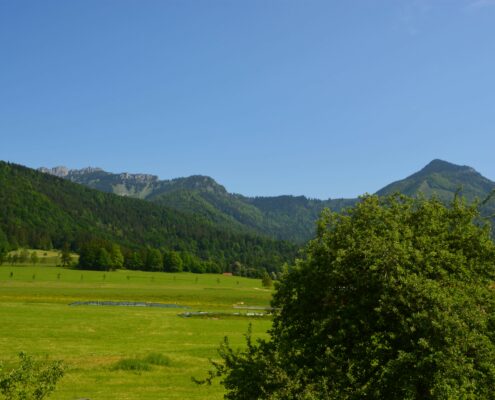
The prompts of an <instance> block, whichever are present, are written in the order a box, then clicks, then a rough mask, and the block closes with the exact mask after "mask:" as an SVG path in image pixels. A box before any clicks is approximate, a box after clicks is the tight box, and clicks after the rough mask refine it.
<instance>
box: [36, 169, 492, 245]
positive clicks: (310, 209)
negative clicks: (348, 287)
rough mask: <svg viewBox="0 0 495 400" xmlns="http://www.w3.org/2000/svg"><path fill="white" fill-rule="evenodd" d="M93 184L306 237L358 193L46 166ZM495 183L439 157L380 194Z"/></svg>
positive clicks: (229, 222) (217, 219) (217, 220)
mask: <svg viewBox="0 0 495 400" xmlns="http://www.w3.org/2000/svg"><path fill="white" fill-rule="evenodd" d="M39 170H40V171H41V172H45V173H49V174H52V175H56V176H58V177H61V178H64V179H67V180H70V181H72V182H75V183H79V184H82V185H85V186H87V187H90V188H93V189H97V190H100V191H103V192H107V193H114V194H117V195H120V196H126V197H132V198H137V199H142V200H147V201H150V202H154V203H156V204H161V205H165V206H167V207H169V208H172V209H174V210H178V211H181V212H184V213H187V214H194V215H198V216H201V217H203V218H205V219H206V220H208V221H210V222H211V223H212V224H214V225H216V226H219V227H221V228H229V229H234V230H236V231H239V232H244V233H253V234H259V235H264V236H269V237H273V238H276V239H281V240H288V241H292V242H296V243H303V242H305V241H307V240H308V239H309V238H311V236H312V235H313V231H314V223H315V220H316V219H317V218H318V216H319V214H320V213H321V211H322V210H323V209H324V208H330V209H331V210H333V211H340V210H342V209H343V208H344V207H348V206H352V205H353V204H354V203H355V202H356V201H357V200H358V199H344V198H342V199H326V200H318V199H309V198H307V197H305V196H290V195H283V196H275V197H247V196H243V195H240V194H234V193H229V192H227V190H226V189H225V187H223V186H222V185H220V184H219V183H217V182H216V181H215V180H214V179H213V178H211V177H208V176H201V175H194V176H190V177H186V178H176V179H171V180H160V179H159V178H158V177H157V176H155V175H148V174H130V173H111V172H106V171H104V170H102V169H100V168H91V167H88V168H84V169H79V170H70V169H68V168H66V167H55V168H51V169H48V168H40V169H39ZM494 189H495V182H493V181H491V180H489V179H487V178H485V177H483V176H482V175H481V174H480V173H478V172H477V171H476V170H474V169H473V168H471V167H468V166H461V165H456V164H452V163H449V162H446V161H442V160H433V161H431V162H430V163H429V164H428V165H426V166H425V167H424V168H423V169H421V170H420V171H418V172H416V173H414V174H412V175H411V176H409V177H406V178H405V179H402V180H399V181H396V182H393V183H391V184H389V185H387V186H385V187H384V188H382V189H380V190H378V191H377V192H376V194H378V195H386V194H391V193H394V192H399V193H403V194H406V195H408V196H417V195H419V194H420V193H422V194H424V195H425V196H427V197H430V196H433V195H435V196H438V197H439V198H441V199H442V200H444V201H448V200H450V199H452V198H453V196H454V194H455V193H456V192H458V191H460V193H461V194H462V195H464V196H465V197H466V199H467V200H469V201H473V200H474V199H476V198H478V199H480V200H483V199H485V198H486V197H487V196H488V195H489V194H490V193H491V192H492V191H493V190H494ZM493 211H495V202H494V201H489V202H487V204H485V205H484V212H485V213H486V214H488V213H492V212H493Z"/></svg>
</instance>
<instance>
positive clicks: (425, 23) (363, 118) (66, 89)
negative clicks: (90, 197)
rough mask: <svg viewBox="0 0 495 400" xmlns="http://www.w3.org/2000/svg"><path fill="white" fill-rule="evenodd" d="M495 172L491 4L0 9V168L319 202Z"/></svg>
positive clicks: (116, 0) (261, 2)
mask: <svg viewBox="0 0 495 400" xmlns="http://www.w3.org/2000/svg"><path fill="white" fill-rule="evenodd" d="M494 155H495V1H492V0H410V1H406V0H388V1H386V0H380V1H368V0H355V1H344V0H341V1H330V0H322V1H316V0H299V1H292V0H242V1H241V0H222V1H216V0H208V1H206V0H197V1H192V0H191V1H190V0H169V1H167V0H159V1H158V0H157V1H153V0H146V1H143V0H133V1H129V0H113V1H109V0H84V1H67V0H60V1H52V0H43V1H40V0H33V1H23V0H0V159H3V160H8V161H13V162H17V163H21V164H24V165H27V166H30V167H39V166H55V165H66V166H68V167H71V168H80V167H84V166H88V165H91V166H99V167H102V168H104V169H106V170H109V171H112V172H122V171H128V172H146V173H153V174H156V175H158V176H160V177H161V178H163V179H166V178H173V177H178V176H187V175H191V174H204V175H210V176H212V177H213V178H215V179H216V180H217V181H219V182H220V183H222V184H223V185H225V186H226V187H227V189H228V190H229V191H232V192H237V193H242V194H246V195H276V194H296V195H298V194H304V195H307V196H310V197H318V198H327V197H351V196H356V195H358V194H361V193H364V192H375V191H376V190H378V189H380V188H381V187H382V186H384V185H385V184H387V183H390V182H391V181H393V180H396V179H400V178H403V177H405V176H406V175H409V174H411V173H413V172H415V171H416V170H418V169H420V168H421V167H422V166H424V165H425V164H426V163H428V162H429V161H430V160H432V159H433V158H441V159H445V160H448V161H451V162H454V163H458V164H467V165H470V166H472V167H474V168H476V169H477V170H478V171H480V172H481V173H482V174H484V175H485V176H487V177H488V178H491V179H493V180H495V162H494V160H495V156H494Z"/></svg>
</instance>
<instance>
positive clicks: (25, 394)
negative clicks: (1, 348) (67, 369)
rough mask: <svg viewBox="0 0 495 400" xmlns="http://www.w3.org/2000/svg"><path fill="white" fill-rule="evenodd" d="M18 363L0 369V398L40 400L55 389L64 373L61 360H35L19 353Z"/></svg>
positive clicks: (8, 399) (7, 399)
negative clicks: (11, 366) (6, 369)
mask: <svg viewBox="0 0 495 400" xmlns="http://www.w3.org/2000/svg"><path fill="white" fill-rule="evenodd" d="M19 361H20V362H19V365H18V366H17V367H16V368H14V369H12V370H10V371H3V370H1V369H0V395H1V397H0V398H3V399H5V400H41V399H44V398H45V397H46V396H48V395H49V394H50V393H51V392H53V391H54V390H55V386H56V384H57V382H58V380H59V379H60V378H62V376H63V375H64V367H63V365H62V362H61V361H53V362H44V361H36V360H34V359H33V358H32V357H30V356H28V355H26V354H25V353H20V354H19Z"/></svg>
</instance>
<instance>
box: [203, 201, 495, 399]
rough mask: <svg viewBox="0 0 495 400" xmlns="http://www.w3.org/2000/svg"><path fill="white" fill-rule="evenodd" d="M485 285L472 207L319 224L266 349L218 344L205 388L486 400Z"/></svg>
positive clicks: (415, 208)
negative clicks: (214, 384)
mask: <svg viewBox="0 0 495 400" xmlns="http://www.w3.org/2000/svg"><path fill="white" fill-rule="evenodd" d="M494 277H495V245H494V243H493V241H492V239H491V235H490V227H489V225H488V224H486V223H485V222H484V221H483V220H482V219H481V217H480V216H479V213H478V209H477V206H476V204H475V205H470V206H468V205H466V204H465V203H464V202H463V200H462V199H459V198H455V199H454V201H453V202H452V203H451V204H450V205H448V206H445V205H444V204H442V203H441V202H440V201H439V200H437V199H430V200H426V199H419V200H412V199H410V198H406V197H404V196H400V195H394V196H389V197H385V198H380V197H377V196H365V197H363V198H362V199H361V201H360V202H359V203H358V204H357V205H356V206H355V207H354V208H351V209H349V210H347V211H346V212H344V213H342V214H335V213H331V212H325V213H324V214H323V215H322V217H321V219H320V220H319V222H318V227H317V235H316V238H315V239H314V240H312V241H311V242H310V243H309V244H308V246H307V248H306V250H305V253H304V256H303V257H302V259H300V260H298V261H297V262H296V265H295V266H294V267H292V268H290V269H289V272H287V273H286V274H285V276H284V277H283V279H282V281H281V283H280V284H279V285H278V287H277V290H276V293H275V295H274V299H273V302H272V303H273V304H272V305H273V307H275V309H276V310H277V311H276V314H275V317H274V323H273V327H272V328H271V330H270V331H269V333H270V339H269V340H259V341H257V342H252V341H251V338H250V337H249V335H248V347H247V349H246V350H243V351H234V350H233V349H232V348H231V347H230V346H229V344H228V341H227V339H226V341H225V343H224V344H223V345H222V346H221V348H220V355H221V358H222V360H221V361H220V362H214V363H213V365H214V368H213V369H212V371H210V378H209V379H207V381H210V380H211V378H213V377H214V376H221V377H222V382H223V384H224V385H225V387H226V389H227V394H226V396H225V397H226V398H227V399H250V400H251V399H363V398H367V399H383V398H387V399H493V398H495V391H494V388H495V362H494V360H495V329H494V328H495V318H494V316H495V314H494V306H495V301H494V299H495V297H494V293H493V280H494Z"/></svg>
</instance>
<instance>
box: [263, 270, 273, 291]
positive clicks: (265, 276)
mask: <svg viewBox="0 0 495 400" xmlns="http://www.w3.org/2000/svg"><path fill="white" fill-rule="evenodd" d="M261 285H262V286H263V287H264V288H271V287H272V286H273V281H272V278H271V277H270V275H268V272H266V271H264V272H263V276H262V277H261Z"/></svg>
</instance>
